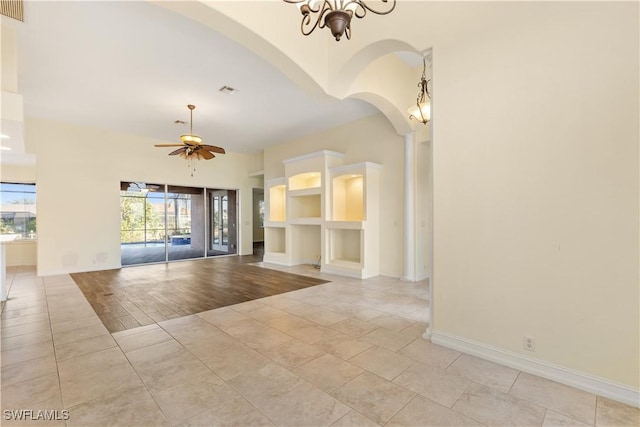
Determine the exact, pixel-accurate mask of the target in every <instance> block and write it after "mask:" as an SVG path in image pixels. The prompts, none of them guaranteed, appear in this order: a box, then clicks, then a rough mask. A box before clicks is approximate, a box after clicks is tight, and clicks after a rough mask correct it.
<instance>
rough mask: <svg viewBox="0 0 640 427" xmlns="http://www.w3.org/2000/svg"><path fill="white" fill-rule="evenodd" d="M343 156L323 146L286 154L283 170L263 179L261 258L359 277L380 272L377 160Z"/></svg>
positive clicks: (370, 275) (272, 261) (266, 260)
mask: <svg viewBox="0 0 640 427" xmlns="http://www.w3.org/2000/svg"><path fill="white" fill-rule="evenodd" d="M343 160H344V155H343V154H341V153H337V152H334V151H327V150H324V151H318V152H315V153H310V154H307V155H304V156H299V157H296V158H293V159H288V160H285V161H284V165H285V176H284V177H281V178H277V179H273V180H269V181H267V182H266V183H265V186H266V189H267V191H265V195H266V196H267V197H266V198H267V206H268V209H267V212H268V217H267V218H266V221H265V255H264V261H265V262H271V263H276V264H282V265H298V264H316V263H319V264H320V267H321V270H322V271H324V272H328V273H334V274H340V275H345V276H350V277H357V278H367V277H372V276H377V275H378V274H379V272H378V262H379V249H378V247H379V245H378V234H379V224H378V189H379V169H380V166H379V165H377V164H375V163H370V162H362V163H356V164H349V165H343Z"/></svg>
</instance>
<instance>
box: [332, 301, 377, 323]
mask: <svg viewBox="0 0 640 427" xmlns="http://www.w3.org/2000/svg"><path fill="white" fill-rule="evenodd" d="M338 311H339V312H340V313H341V314H344V315H345V316H348V317H352V318H354V319H357V320H361V321H363V322H368V321H370V320H372V319H375V318H376V317H378V316H381V315H383V314H384V313H383V312H381V311H379V310H374V309H372V308H366V307H358V306H353V305H347V306H341V307H340V308H339V309H338Z"/></svg>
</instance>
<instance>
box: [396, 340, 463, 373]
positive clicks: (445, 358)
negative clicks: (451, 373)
mask: <svg viewBox="0 0 640 427" xmlns="http://www.w3.org/2000/svg"><path fill="white" fill-rule="evenodd" d="M399 353H400V354H402V355H403V356H407V357H410V358H412V359H413V360H417V361H418V362H422V363H426V364H427V365H431V366H437V367H438V368H441V369H445V368H446V367H447V366H449V365H450V364H451V363H452V362H453V361H454V360H456V359H457V358H458V357H460V354H461V353H460V352H458V351H455V350H451V349H448V348H445V347H442V346H439V345H436V344H432V343H431V342H430V341H427V340H425V339H424V338H418V339H416V340H415V341H413V342H412V343H411V344H409V345H408V346H406V347H405V348H403V349H402V350H400V351H399Z"/></svg>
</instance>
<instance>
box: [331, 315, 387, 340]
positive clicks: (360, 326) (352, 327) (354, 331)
mask: <svg viewBox="0 0 640 427" xmlns="http://www.w3.org/2000/svg"><path fill="white" fill-rule="evenodd" d="M331 328H333V329H335V330H336V331H338V332H342V333H343V334H346V335H351V336H354V337H360V336H362V335H365V334H368V333H369V332H371V331H373V330H374V329H377V328H378V326H377V325H373V324H371V323H369V322H365V321H363V320H359V319H353V318H349V319H345V320H343V321H341V322H338V323H335V324H333V325H331Z"/></svg>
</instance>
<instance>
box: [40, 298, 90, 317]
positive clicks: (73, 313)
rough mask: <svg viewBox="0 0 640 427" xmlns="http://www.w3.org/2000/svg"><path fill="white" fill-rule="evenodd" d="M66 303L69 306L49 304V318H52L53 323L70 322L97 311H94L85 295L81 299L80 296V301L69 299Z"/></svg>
mask: <svg viewBox="0 0 640 427" xmlns="http://www.w3.org/2000/svg"><path fill="white" fill-rule="evenodd" d="M65 299H66V298H65ZM66 304H67V305H68V307H65V308H59V309H56V308H54V307H55V305H54V306H52V305H51V304H50V305H49V319H50V320H51V323H61V322H69V321H72V320H78V319H83V318H85V317H90V316H94V315H95V311H93V309H92V308H91V306H90V305H89V303H87V301H86V300H85V299H84V297H82V299H81V300H80V298H79V299H78V301H75V302H74V301H69V300H67V301H66ZM61 306H62V305H61ZM69 307H72V308H69Z"/></svg>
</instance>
